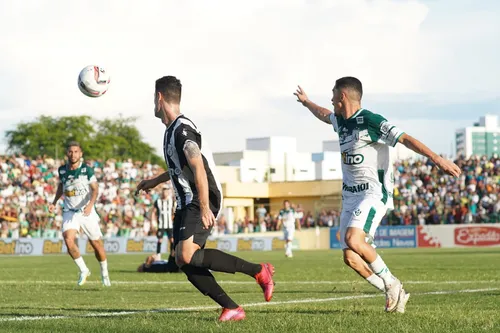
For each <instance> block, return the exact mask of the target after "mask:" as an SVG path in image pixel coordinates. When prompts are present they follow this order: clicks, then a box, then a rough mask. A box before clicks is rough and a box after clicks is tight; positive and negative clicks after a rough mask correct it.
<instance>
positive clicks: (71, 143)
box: [66, 141, 82, 150]
mask: <svg viewBox="0 0 500 333" xmlns="http://www.w3.org/2000/svg"><path fill="white" fill-rule="evenodd" d="M71 147H78V148H80V150H82V146H81V145H80V143H79V142H78V141H70V142H68V144H67V145H66V150H68V149H70V148H71Z"/></svg>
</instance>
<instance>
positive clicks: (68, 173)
mask: <svg viewBox="0 0 500 333" xmlns="http://www.w3.org/2000/svg"><path fill="white" fill-rule="evenodd" d="M58 173H59V180H60V182H61V183H62V185H63V194H64V208H63V210H64V211H79V210H81V209H83V208H84V207H85V206H86V205H87V204H88V202H89V201H90V198H91V193H92V191H91V189H90V184H91V183H95V182H97V179H96V177H95V175H94V169H92V168H91V167H89V166H87V165H86V164H83V162H82V163H81V164H80V166H79V167H78V168H76V169H74V170H71V169H70V168H69V166H68V165H67V164H65V165H63V166H60V167H59V169H58Z"/></svg>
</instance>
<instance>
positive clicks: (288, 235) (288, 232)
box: [283, 228, 295, 241]
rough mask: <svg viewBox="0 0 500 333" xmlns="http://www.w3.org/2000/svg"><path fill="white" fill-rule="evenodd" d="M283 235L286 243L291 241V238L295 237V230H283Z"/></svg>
mask: <svg viewBox="0 0 500 333" xmlns="http://www.w3.org/2000/svg"><path fill="white" fill-rule="evenodd" d="M283 235H284V238H285V240H286V241H293V236H294V235H295V228H284V229H283Z"/></svg>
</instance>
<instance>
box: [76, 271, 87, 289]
mask: <svg viewBox="0 0 500 333" xmlns="http://www.w3.org/2000/svg"><path fill="white" fill-rule="evenodd" d="M89 276H90V271H83V272H80V277H79V278H78V282H77V284H78V285H79V286H83V285H84V284H85V282H87V278H88V277H89Z"/></svg>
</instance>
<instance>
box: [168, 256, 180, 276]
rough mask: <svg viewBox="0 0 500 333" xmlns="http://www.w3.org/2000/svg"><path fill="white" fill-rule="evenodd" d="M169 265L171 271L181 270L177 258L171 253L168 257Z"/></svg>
mask: <svg viewBox="0 0 500 333" xmlns="http://www.w3.org/2000/svg"><path fill="white" fill-rule="evenodd" d="M167 265H168V267H169V271H170V272H177V271H179V266H177V264H176V263H175V258H174V257H173V256H172V254H170V256H169V257H168V264H167Z"/></svg>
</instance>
